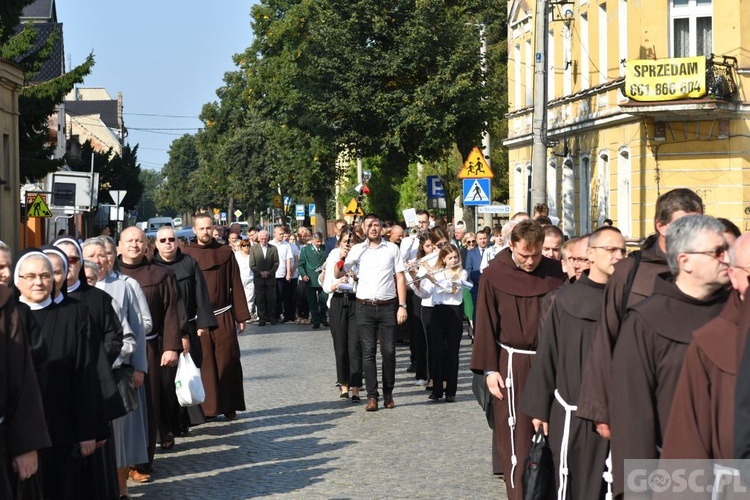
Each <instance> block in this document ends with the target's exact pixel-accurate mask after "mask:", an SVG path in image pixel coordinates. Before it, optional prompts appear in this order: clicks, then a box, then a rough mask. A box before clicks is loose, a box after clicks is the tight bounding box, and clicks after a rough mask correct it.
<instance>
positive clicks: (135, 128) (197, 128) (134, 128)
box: [128, 127, 201, 132]
mask: <svg viewBox="0 0 750 500" xmlns="http://www.w3.org/2000/svg"><path fill="white" fill-rule="evenodd" d="M200 128H201V127H189V128H152V127H128V130H140V131H141V132H152V131H154V130H199V129H200Z"/></svg>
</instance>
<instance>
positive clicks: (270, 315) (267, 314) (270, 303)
mask: <svg viewBox="0 0 750 500" xmlns="http://www.w3.org/2000/svg"><path fill="white" fill-rule="evenodd" d="M254 283H255V306H256V307H257V309H258V320H259V321H263V322H265V321H276V278H274V277H273V276H269V277H268V278H261V277H260V276H256V277H255V280H254Z"/></svg>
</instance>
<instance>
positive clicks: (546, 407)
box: [519, 226, 626, 500]
mask: <svg viewBox="0 0 750 500" xmlns="http://www.w3.org/2000/svg"><path fill="white" fill-rule="evenodd" d="M588 241H589V245H590V246H588V248H587V250H586V255H587V258H588V260H589V262H590V263H591V267H590V270H588V271H586V272H584V273H583V274H582V275H581V277H580V278H579V279H577V280H576V281H575V282H574V283H573V284H571V285H568V286H565V287H562V288H558V289H557V291H556V300H555V301H554V303H553V305H552V308H551V310H550V313H549V316H548V317H547V319H546V321H545V322H544V325H543V327H542V332H541V334H540V338H539V348H538V349H537V353H536V357H535V359H534V362H533V363H532V365H531V374H530V375H529V379H528V381H527V382H526V389H525V390H524V393H523V397H522V398H521V402H520V407H519V408H520V409H521V411H523V412H524V413H526V414H527V415H530V416H531V417H533V420H532V423H533V424H534V428H535V429H538V428H539V426H540V425H542V426H543V427H544V432H545V434H548V435H549V440H550V441H549V442H550V447H551V448H552V453H553V456H554V459H555V466H556V470H557V471H558V474H556V479H557V483H556V484H557V491H558V495H557V498H561V499H565V498H569V499H575V500H579V499H580V500H587V499H591V500H597V499H599V498H602V497H603V491H604V480H603V477H602V473H603V472H604V463H605V460H606V458H607V451H608V449H609V443H608V442H607V440H606V439H604V438H603V437H601V436H600V435H599V434H597V433H596V431H595V430H594V428H593V427H592V425H591V422H588V421H585V420H581V419H579V418H576V417H575V407H576V404H577V403H578V392H579V390H580V387H581V374H582V372H583V364H584V361H585V360H586V357H587V356H588V354H589V351H590V349H591V342H592V341H593V339H594V330H595V328H596V321H597V319H598V318H599V311H600V310H601V303H602V300H603V298H604V285H605V284H606V283H607V280H608V279H609V277H610V276H611V275H612V273H613V272H614V265H615V263H616V262H619V261H620V260H621V259H623V258H624V257H625V252H626V250H625V238H624V237H623V236H622V233H620V230H619V229H617V228H614V227H611V226H603V227H601V228H599V229H597V230H596V231H594V232H593V233H592V234H591V236H590V238H589V240H588Z"/></svg>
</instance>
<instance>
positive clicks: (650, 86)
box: [625, 56, 706, 101]
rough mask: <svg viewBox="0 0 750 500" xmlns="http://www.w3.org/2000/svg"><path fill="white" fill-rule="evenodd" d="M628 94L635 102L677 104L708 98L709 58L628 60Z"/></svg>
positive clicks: (626, 83)
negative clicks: (676, 101)
mask: <svg viewBox="0 0 750 500" xmlns="http://www.w3.org/2000/svg"><path fill="white" fill-rule="evenodd" d="M625 94H626V95H627V96H628V97H630V98H631V99H633V100H635V101H673V100H676V99H686V98H688V97H689V98H693V99H695V98H698V97H703V96H705V95H706V57H705V56H699V57H679V58H675V59H657V60H652V59H634V60H630V61H627V63H626V72H625Z"/></svg>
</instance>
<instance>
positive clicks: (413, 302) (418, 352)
mask: <svg viewBox="0 0 750 500" xmlns="http://www.w3.org/2000/svg"><path fill="white" fill-rule="evenodd" d="M410 292H411V290H410ZM406 304H407V306H410V307H409V309H407V313H408V314H409V316H408V318H407V323H408V324H409V350H410V351H411V362H412V364H414V368H415V372H414V378H416V379H417V380H420V379H422V380H427V375H428V373H427V335H426V334H425V331H424V325H423V324H422V299H421V298H420V297H419V295H417V294H416V293H414V292H411V293H407V294H406Z"/></svg>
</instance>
